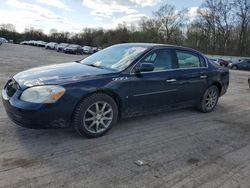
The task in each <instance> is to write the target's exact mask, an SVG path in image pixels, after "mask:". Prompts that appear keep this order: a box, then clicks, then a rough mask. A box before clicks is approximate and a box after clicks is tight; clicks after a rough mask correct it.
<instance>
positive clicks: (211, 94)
mask: <svg viewBox="0 0 250 188" xmlns="http://www.w3.org/2000/svg"><path fill="white" fill-rule="evenodd" d="M217 100H218V93H217V92H216V90H214V89H211V90H210V91H208V93H207V96H206V100H205V106H206V108H207V109H208V110H212V109H213V108H214V107H215V105H216V103H217Z"/></svg>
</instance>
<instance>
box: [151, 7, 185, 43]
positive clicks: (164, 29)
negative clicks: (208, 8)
mask: <svg viewBox="0 0 250 188" xmlns="http://www.w3.org/2000/svg"><path fill="white" fill-rule="evenodd" d="M186 13H187V9H183V10H180V11H179V10H176V8H175V6H173V5H169V4H165V5H163V6H161V7H160V9H159V10H158V11H156V12H154V15H155V16H156V18H157V21H158V22H159V25H160V28H159V32H160V33H161V34H162V35H163V36H164V38H165V39H166V40H165V42H167V43H169V42H171V41H173V39H174V38H175V37H176V35H175V34H176V32H180V29H181V28H182V26H184V23H185V21H186V20H187V18H188V17H187V16H186Z"/></svg>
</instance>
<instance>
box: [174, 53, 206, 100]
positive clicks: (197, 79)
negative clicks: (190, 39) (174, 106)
mask: <svg viewBox="0 0 250 188" xmlns="http://www.w3.org/2000/svg"><path fill="white" fill-rule="evenodd" d="M175 57H176V61H177V65H178V71H177V72H176V74H177V76H176V79H177V80H178V82H179V84H180V85H181V87H180V89H179V92H178V98H179V102H192V103H196V102H197V100H200V98H201V96H202V94H203V92H204V91H205V89H206V87H207V79H208V77H209V73H208V68H207V62H206V60H205V59H204V58H203V57H202V56H200V55H199V54H197V53H195V52H192V51H189V50H182V49H181V50H179V49H176V50H175Z"/></svg>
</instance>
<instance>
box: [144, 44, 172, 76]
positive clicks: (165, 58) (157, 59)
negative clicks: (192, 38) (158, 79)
mask: <svg viewBox="0 0 250 188" xmlns="http://www.w3.org/2000/svg"><path fill="white" fill-rule="evenodd" d="M172 62H173V61H172V56H171V52H170V50H168V49H160V50H155V51H153V52H150V53H149V54H148V55H146V56H145V57H144V58H143V59H142V60H141V63H153V64H154V67H155V68H154V71H160V70H168V69H171V68H172Z"/></svg>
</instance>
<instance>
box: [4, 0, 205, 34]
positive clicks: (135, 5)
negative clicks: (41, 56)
mask: <svg viewBox="0 0 250 188" xmlns="http://www.w3.org/2000/svg"><path fill="white" fill-rule="evenodd" d="M164 3H169V4H172V5H175V6H176V8H177V9H182V8H189V10H190V12H189V13H190V16H194V15H195V12H196V9H197V7H198V6H200V5H201V3H202V0H0V24H2V23H11V24H13V25H14V26H15V27H16V29H17V31H19V32H22V31H23V30H24V28H26V27H34V28H35V29H42V30H43V31H44V32H46V33H48V32H49V31H50V29H52V28H55V29H57V30H58V31H69V32H80V31H81V30H82V29H83V28H85V27H90V28H97V27H103V28H115V27H116V26H117V25H118V24H119V23H123V22H128V23H129V22H136V21H138V20H140V19H141V17H144V16H152V11H156V10H157V9H158V8H159V7H160V6H161V5H162V4H164Z"/></svg>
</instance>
